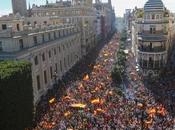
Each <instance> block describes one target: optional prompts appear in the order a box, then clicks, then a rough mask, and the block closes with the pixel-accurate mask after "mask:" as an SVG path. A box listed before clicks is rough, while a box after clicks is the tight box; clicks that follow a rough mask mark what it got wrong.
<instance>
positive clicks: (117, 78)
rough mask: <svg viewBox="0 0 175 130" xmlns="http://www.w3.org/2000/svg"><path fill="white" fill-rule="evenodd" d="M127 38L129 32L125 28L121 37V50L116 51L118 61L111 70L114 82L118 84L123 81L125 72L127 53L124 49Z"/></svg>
mask: <svg viewBox="0 0 175 130" xmlns="http://www.w3.org/2000/svg"><path fill="white" fill-rule="evenodd" d="M126 39H127V33H126V31H125V30H123V31H122V34H121V38H120V46H119V50H118V52H117V53H116V62H115V64H114V65H113V69H112V72H111V76H112V79H113V82H114V83H116V84H121V83H122V77H123V76H124V74H125V62H126V54H125V52H124V50H125V41H126Z"/></svg>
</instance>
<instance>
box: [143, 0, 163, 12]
mask: <svg viewBox="0 0 175 130" xmlns="http://www.w3.org/2000/svg"><path fill="white" fill-rule="evenodd" d="M144 11H164V4H163V2H162V1H161V0H148V1H147V2H146V4H145V6H144Z"/></svg>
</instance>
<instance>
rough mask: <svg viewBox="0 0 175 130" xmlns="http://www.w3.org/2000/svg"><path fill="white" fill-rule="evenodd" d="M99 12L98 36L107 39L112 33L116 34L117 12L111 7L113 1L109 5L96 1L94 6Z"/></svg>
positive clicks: (109, 1) (97, 22)
mask: <svg viewBox="0 0 175 130" xmlns="http://www.w3.org/2000/svg"><path fill="white" fill-rule="evenodd" d="M93 6H94V8H95V9H96V11H97V21H96V25H97V30H96V31H97V34H98V37H100V39H103V38H104V39H105V38H107V36H108V34H110V32H114V31H115V29H116V27H115V12H114V9H113V8H112V5H111V0H108V2H107V3H103V2H101V1H100V0H96V2H95V4H94V5H93Z"/></svg>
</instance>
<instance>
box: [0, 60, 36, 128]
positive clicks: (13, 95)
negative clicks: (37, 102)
mask: <svg viewBox="0 0 175 130" xmlns="http://www.w3.org/2000/svg"><path fill="white" fill-rule="evenodd" d="M0 115H1V116H0V117H1V121H0V129H1V130H24V129H25V128H27V127H30V126H31V125H32V119H33V88H32V76H31V64H30V63H28V62H26V61H3V62H0Z"/></svg>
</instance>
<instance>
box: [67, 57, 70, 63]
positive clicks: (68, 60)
mask: <svg viewBox="0 0 175 130" xmlns="http://www.w3.org/2000/svg"><path fill="white" fill-rule="evenodd" d="M67 63H68V66H70V62H69V55H68V56H67Z"/></svg>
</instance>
